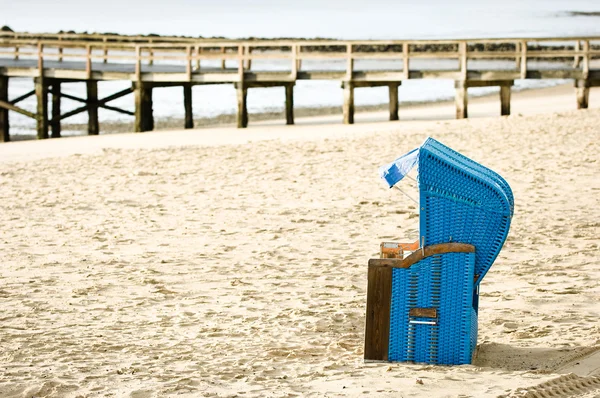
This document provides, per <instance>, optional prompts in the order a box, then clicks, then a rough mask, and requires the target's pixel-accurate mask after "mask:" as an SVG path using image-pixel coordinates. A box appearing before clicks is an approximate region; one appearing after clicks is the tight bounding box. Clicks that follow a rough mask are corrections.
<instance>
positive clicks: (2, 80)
mask: <svg viewBox="0 0 600 398" xmlns="http://www.w3.org/2000/svg"><path fill="white" fill-rule="evenodd" d="M0 101H4V102H8V76H0ZM8 141H10V133H9V125H8V109H5V108H0V142H8Z"/></svg>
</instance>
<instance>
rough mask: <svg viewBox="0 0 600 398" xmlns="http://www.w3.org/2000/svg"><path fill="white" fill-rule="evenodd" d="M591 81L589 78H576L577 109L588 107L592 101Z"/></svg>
mask: <svg viewBox="0 0 600 398" xmlns="http://www.w3.org/2000/svg"><path fill="white" fill-rule="evenodd" d="M590 86H591V84H590V82H589V81H588V80H583V79H580V80H575V91H576V94H577V109H587V107H588V104H589V101H590Z"/></svg>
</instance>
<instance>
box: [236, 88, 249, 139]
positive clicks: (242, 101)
mask: <svg viewBox="0 0 600 398" xmlns="http://www.w3.org/2000/svg"><path fill="white" fill-rule="evenodd" d="M236 90H237V106H238V112H237V127H238V128H246V127H248V107H247V105H246V100H247V99H248V87H247V86H246V85H245V84H244V82H240V83H236Z"/></svg>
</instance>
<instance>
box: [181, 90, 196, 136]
mask: <svg viewBox="0 0 600 398" xmlns="http://www.w3.org/2000/svg"><path fill="white" fill-rule="evenodd" d="M183 107H184V109H185V124H184V128H186V129H193V128H194V115H193V113H192V85H191V84H190V83H184V85H183Z"/></svg>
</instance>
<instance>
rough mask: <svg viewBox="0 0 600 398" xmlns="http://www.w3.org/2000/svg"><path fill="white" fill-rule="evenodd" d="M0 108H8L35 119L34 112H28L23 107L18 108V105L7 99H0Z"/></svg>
mask: <svg viewBox="0 0 600 398" xmlns="http://www.w3.org/2000/svg"><path fill="white" fill-rule="evenodd" d="M0 108H2V109H8V110H9V111H13V112H17V113H20V114H21V115H24V116H27V117H30V118H32V119H37V116H36V114H35V113H32V112H29V111H27V110H25V109H23V108H19V107H18V106H15V105H13V104H11V103H10V102H8V101H2V100H0Z"/></svg>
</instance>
